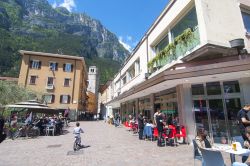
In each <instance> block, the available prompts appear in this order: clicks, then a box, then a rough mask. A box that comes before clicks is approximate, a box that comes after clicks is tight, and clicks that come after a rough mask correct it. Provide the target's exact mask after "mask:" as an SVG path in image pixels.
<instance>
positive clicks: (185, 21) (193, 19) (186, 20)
mask: <svg viewBox="0 0 250 166" xmlns="http://www.w3.org/2000/svg"><path fill="white" fill-rule="evenodd" d="M197 25H198V21H197V15H196V9H195V7H194V8H193V9H191V10H190V11H189V12H188V13H187V15H186V16H184V17H183V18H182V19H181V20H180V21H179V23H178V24H176V25H175V26H174V28H173V29H172V31H171V32H172V38H173V39H174V38H176V37H177V36H178V35H180V34H182V32H183V31H184V30H185V29H187V28H195V27H196V26H197Z"/></svg>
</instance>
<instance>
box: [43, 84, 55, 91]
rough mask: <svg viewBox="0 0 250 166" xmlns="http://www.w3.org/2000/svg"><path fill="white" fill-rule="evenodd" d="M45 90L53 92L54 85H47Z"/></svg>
mask: <svg viewBox="0 0 250 166" xmlns="http://www.w3.org/2000/svg"><path fill="white" fill-rule="evenodd" d="M45 88H46V89H49V90H52V89H54V85H47V86H46V87H45Z"/></svg>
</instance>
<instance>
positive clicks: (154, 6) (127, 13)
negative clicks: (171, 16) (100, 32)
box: [48, 0, 169, 50]
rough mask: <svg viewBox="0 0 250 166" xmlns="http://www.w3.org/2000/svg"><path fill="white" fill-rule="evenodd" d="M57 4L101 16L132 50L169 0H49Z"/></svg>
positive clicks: (98, 17)
mask: <svg viewBox="0 0 250 166" xmlns="http://www.w3.org/2000/svg"><path fill="white" fill-rule="evenodd" d="M48 1H49V2H50V4H51V5H52V6H54V7H56V6H64V7H66V8H67V9H68V10H69V11H72V12H79V13H83V12H84V13H86V14H87V15H89V16H91V17H92V18H95V19H97V20H100V21H101V23H102V24H103V25H104V26H105V27H106V28H107V29H108V30H110V31H111V32H113V33H115V34H116V36H117V37H118V38H119V41H120V42H121V43H122V44H123V45H124V46H125V47H126V48H127V49H129V50H132V49H133V48H134V47H135V46H136V45H137V43H138V42H139V41H140V39H141V38H142V37H143V35H144V34H145V32H146V31H147V30H148V28H149V27H150V26H151V25H152V23H153V22H154V21H155V19H156V18H157V17H158V16H159V14H160V13H161V12H162V10H163V9H164V8H165V6H166V5H167V3H168V2H169V0H48Z"/></svg>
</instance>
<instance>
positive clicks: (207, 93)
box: [192, 81, 241, 144]
mask: <svg viewBox="0 0 250 166" xmlns="http://www.w3.org/2000/svg"><path fill="white" fill-rule="evenodd" d="M192 96H193V97H192V98H193V112H194V116H195V117H194V118H195V123H196V129H197V128H201V127H202V128H204V129H205V130H206V131H207V132H208V135H209V136H210V138H211V140H212V141H213V143H222V144H227V143H229V142H230V141H231V140H232V139H233V137H235V136H239V135H240V133H239V130H238V126H237V123H236V122H237V121H236V118H237V113H238V111H239V110H240V109H241V100H240V97H241V95H240V86H239V83H238V81H224V82H208V83H203V84H196V85H192Z"/></svg>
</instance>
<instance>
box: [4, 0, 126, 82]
mask: <svg viewBox="0 0 250 166" xmlns="http://www.w3.org/2000/svg"><path fill="white" fill-rule="evenodd" d="M0 36H1V37H0V75H2V76H18V72H19V66H20V56H18V50H20V49H24V50H31V51H42V52H50V53H62V54H69V55H76V56H83V57H85V59H86V61H87V64H88V65H97V66H98V67H99V68H100V71H101V72H102V73H101V76H102V77H101V82H104V81H106V80H108V79H109V78H110V77H111V76H112V75H113V74H114V73H115V72H116V71H117V70H118V68H119V65H120V63H121V62H122V60H123V59H124V58H125V57H126V56H127V55H128V53H129V52H128V51H127V50H126V49H125V48H124V47H123V46H122V45H121V44H120V43H119V41H118V39H117V37H116V36H115V35H114V34H113V33H111V32H110V31H108V30H107V29H106V28H105V27H104V26H103V25H102V24H101V23H100V21H98V20H95V19H92V18H91V17H89V16H88V15H86V14H84V13H71V12H69V11H68V10H67V9H66V8H63V7H58V8H55V9H54V8H52V6H51V5H50V4H49V3H48V2H47V0H0Z"/></svg>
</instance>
